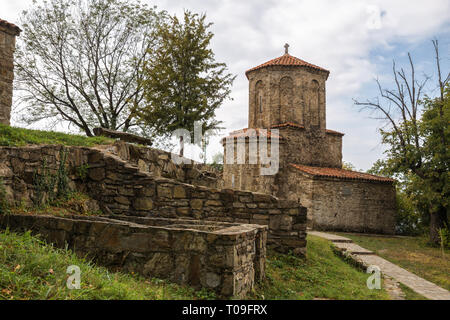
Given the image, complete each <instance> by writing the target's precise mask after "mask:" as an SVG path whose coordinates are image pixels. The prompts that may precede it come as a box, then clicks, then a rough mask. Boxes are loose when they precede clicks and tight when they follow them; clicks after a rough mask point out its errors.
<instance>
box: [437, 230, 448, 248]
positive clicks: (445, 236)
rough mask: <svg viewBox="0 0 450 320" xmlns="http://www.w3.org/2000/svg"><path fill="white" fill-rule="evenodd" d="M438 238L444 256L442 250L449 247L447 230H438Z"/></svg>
mask: <svg viewBox="0 0 450 320" xmlns="http://www.w3.org/2000/svg"><path fill="white" fill-rule="evenodd" d="M439 238H440V241H441V250H442V254H444V248H448V247H450V231H449V229H447V228H441V229H439Z"/></svg>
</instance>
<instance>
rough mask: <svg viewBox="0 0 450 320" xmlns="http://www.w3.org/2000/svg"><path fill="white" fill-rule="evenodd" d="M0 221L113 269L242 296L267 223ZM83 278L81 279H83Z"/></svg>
mask: <svg viewBox="0 0 450 320" xmlns="http://www.w3.org/2000/svg"><path fill="white" fill-rule="evenodd" d="M0 227H2V228H6V227H8V228H9V229H10V230H14V231H25V230H31V231H32V232H33V233H35V234H40V235H41V237H42V238H43V239H44V240H46V241H47V242H50V243H53V244H55V245H56V246H57V247H60V248H64V247H65V245H66V244H67V245H68V246H69V248H72V249H73V250H74V251H75V252H76V253H77V254H80V255H83V256H84V255H88V257H91V258H93V259H94V260H95V261H96V262H98V263H100V264H102V265H104V266H107V267H109V268H111V269H113V270H115V269H119V270H123V271H128V272H135V273H139V274H142V275H143V276H146V277H157V278H163V279H169V280H170V281H173V282H176V283H179V284H187V285H190V286H193V287H194V288H197V289H200V288H208V289H211V290H214V291H215V292H217V293H218V294H219V295H221V296H235V297H242V296H244V295H245V294H246V293H247V292H248V291H249V290H251V289H252V288H253V286H254V284H255V281H258V280H262V279H263V278H264V266H265V243H266V241H265V239H266V233H267V227H264V226H259V225H250V224H232V223H217V222H207V221H198V220H189V219H164V218H132V217H129V218H124V217H121V220H117V219H111V218H106V217H84V216H69V217H55V216H42V215H16V214H8V215H0ZM81 281H82V279H81Z"/></svg>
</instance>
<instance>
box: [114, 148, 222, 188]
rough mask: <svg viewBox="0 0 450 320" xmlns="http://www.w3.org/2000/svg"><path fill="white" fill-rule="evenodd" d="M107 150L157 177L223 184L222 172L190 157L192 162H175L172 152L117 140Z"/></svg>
mask: <svg viewBox="0 0 450 320" xmlns="http://www.w3.org/2000/svg"><path fill="white" fill-rule="evenodd" d="M106 151H108V152H110V153H112V154H115V155H118V156H119V157H120V158H121V159H122V160H126V161H128V162H130V163H133V164H135V165H137V166H138V167H139V169H140V170H141V171H144V172H151V173H152V174H153V175H154V176H155V177H164V178H169V179H174V180H177V181H180V182H185V183H189V184H194V185H199V186H205V187H211V188H221V187H222V186H223V181H222V173H221V172H219V171H217V170H215V169H214V168H213V167H211V166H209V165H206V164H202V163H198V162H194V161H192V160H190V159H187V160H190V161H191V163H190V164H187V163H181V164H175V163H174V162H173V161H172V158H171V157H172V155H171V153H170V152H166V151H163V150H158V149H153V148H149V147H140V146H136V145H133V144H130V143H125V142H122V141H117V142H116V143H114V145H113V146H112V147H108V149H107V150H106ZM184 159H186V158H184Z"/></svg>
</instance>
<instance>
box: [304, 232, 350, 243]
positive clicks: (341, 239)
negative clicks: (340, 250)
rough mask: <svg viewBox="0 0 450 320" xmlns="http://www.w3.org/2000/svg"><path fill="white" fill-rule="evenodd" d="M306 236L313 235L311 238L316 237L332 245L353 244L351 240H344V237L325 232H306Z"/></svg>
mask: <svg viewBox="0 0 450 320" xmlns="http://www.w3.org/2000/svg"><path fill="white" fill-rule="evenodd" d="M307 233H308V234H310V235H313V236H317V237H321V238H324V239H327V240H329V241H331V242H333V243H353V240H351V239H349V238H346V237H341V236H338V235H335V234H330V233H325V232H320V231H310V230H308V231H307Z"/></svg>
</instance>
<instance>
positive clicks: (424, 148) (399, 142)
mask: <svg viewBox="0 0 450 320" xmlns="http://www.w3.org/2000/svg"><path fill="white" fill-rule="evenodd" d="M432 42H433V46H434V52H435V58H436V69H437V87H438V88H439V96H438V97H436V98H434V99H430V98H428V97H427V96H426V94H425V92H424V91H425V86H426V85H427V83H428V82H429V81H430V79H431V78H430V77H429V76H425V75H424V76H423V77H420V79H418V78H417V76H416V71H415V68H414V63H413V60H412V58H411V55H410V54H409V53H408V60H409V66H410V68H409V74H408V73H407V72H405V70H404V69H403V68H401V69H400V70H398V69H397V68H396V64H395V61H394V63H393V67H392V73H393V76H394V79H393V80H394V83H395V87H394V88H393V89H385V88H382V86H381V84H380V82H379V81H378V80H376V83H377V86H378V90H379V96H378V97H377V98H375V99H374V100H366V101H358V100H354V103H355V104H356V105H358V106H361V109H362V110H370V111H371V112H374V113H375V114H376V115H377V119H381V120H384V121H385V122H386V124H387V126H386V128H384V129H381V130H380V132H381V134H382V142H383V143H384V144H386V145H388V146H389V148H388V150H387V152H386V153H387V156H388V157H387V164H388V166H389V170H390V171H391V172H393V173H404V174H411V173H412V174H413V175H414V176H415V177H416V179H417V180H419V181H422V182H423V183H422V186H424V185H425V184H424V183H426V184H427V187H426V188H424V190H427V191H424V192H430V193H433V194H434V196H430V197H429V198H430V199H431V198H434V199H433V201H438V202H439V205H438V206H437V207H438V208H437V209H436V208H432V206H431V205H430V206H429V213H430V214H431V219H430V239H431V241H433V242H437V241H438V239H439V237H438V230H439V229H440V228H442V227H446V226H447V225H448V220H447V209H448V204H447V201H446V200H445V199H444V200H442V199H439V198H440V197H442V195H443V194H446V192H448V190H446V189H447V186H446V184H447V183H448V178H445V175H446V172H447V170H448V162H449V159H448V156H447V154H446V152H445V148H446V147H448V146H447V144H448V141H447V139H446V136H445V131H446V130H447V129H446V128H448V123H447V124H445V118H444V108H445V107H444V106H445V103H446V102H445V90H446V87H447V86H448V82H449V79H450V73H449V74H448V75H447V76H446V77H445V78H443V76H442V73H441V66H440V57H439V47H438V41H437V40H433V41H432ZM427 104H434V105H436V106H437V107H438V109H439V112H438V118H439V120H440V122H438V123H440V124H441V125H440V126H434V128H433V134H434V135H435V136H439V137H440V139H441V140H440V143H441V146H442V147H443V148H441V147H436V144H434V147H433V148H434V149H433V148H430V143H427V139H430V130H428V129H429V128H428V129H427V126H429V123H424V121H423V111H424V106H426V105H427ZM437 154H438V155H439V156H436V155H437ZM436 159H437V160H436ZM443 177H444V178H443ZM442 179H444V180H445V183H444V184H443V183H442ZM430 190H432V191H430ZM430 202H431V200H430Z"/></svg>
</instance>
